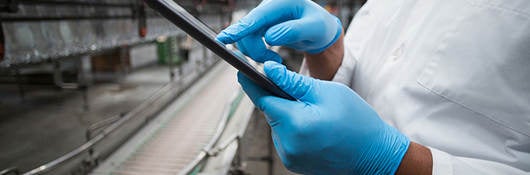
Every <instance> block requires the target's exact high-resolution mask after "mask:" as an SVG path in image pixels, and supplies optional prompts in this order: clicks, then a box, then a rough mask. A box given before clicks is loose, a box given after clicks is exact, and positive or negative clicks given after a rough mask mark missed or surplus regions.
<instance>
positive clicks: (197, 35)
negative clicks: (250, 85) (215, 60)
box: [144, 0, 296, 100]
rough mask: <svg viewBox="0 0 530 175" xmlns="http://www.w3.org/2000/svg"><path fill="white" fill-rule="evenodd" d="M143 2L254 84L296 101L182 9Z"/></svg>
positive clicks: (168, 0) (162, 1) (162, 0)
mask: <svg viewBox="0 0 530 175" xmlns="http://www.w3.org/2000/svg"><path fill="white" fill-rule="evenodd" d="M144 2H145V3H146V4H147V5H149V6H150V7H151V8H153V9H154V10H155V11H158V12H159V13H160V14H161V15H162V16H164V17H165V18H166V19H168V20H169V21H171V22H172V23H173V24H175V25H176V26H177V27H179V28H180V29H182V30H183V31H184V32H186V33H187V34H188V35H190V36H191V37H193V38H194V39H195V40H197V41H198V42H200V43H201V44H202V45H204V46H205V47H207V48H208V49H210V50H211V51H212V52H214V53H215V54H216V55H218V56H219V57H221V58H222V59H223V60H225V61H226V62H228V63H229V64H230V65H232V66H233V67H235V68H236V69H238V70H239V71H241V73H243V74H244V75H245V76H247V77H248V78H249V79H250V80H252V81H253V82H254V83H256V84H258V85H259V86H261V87H263V88H264V89H266V90H268V91H269V92H271V93H272V94H274V95H276V96H278V97H282V98H286V99H289V100H296V99H295V98H293V97H291V96H290V95H289V94H287V93H285V92H284V91H283V90H281V89H280V88H279V87H278V86H277V85H276V84H274V83H273V82H272V81H270V80H269V79H268V78H267V77H266V76H265V75H263V74H262V73H260V72H258V71H257V70H256V69H255V68H254V67H253V66H252V65H250V64H249V63H248V62H247V60H246V58H244V57H241V56H239V55H237V54H234V53H233V51H231V50H229V49H227V48H226V47H225V45H224V44H222V43H220V42H219V41H217V40H216V39H215V37H216V35H217V34H216V33H215V32H214V31H213V30H212V29H210V28H209V27H208V26H206V25H205V24H204V23H202V22H201V21H200V20H198V19H197V18H195V17H194V16H193V15H191V14H190V13H188V12H187V11H186V10H185V9H184V8H182V7H181V6H179V5H178V4H176V3H175V2H174V1H172V0H144Z"/></svg>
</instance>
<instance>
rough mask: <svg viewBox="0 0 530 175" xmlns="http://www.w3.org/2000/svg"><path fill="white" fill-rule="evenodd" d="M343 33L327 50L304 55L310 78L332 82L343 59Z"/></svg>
mask: <svg viewBox="0 0 530 175" xmlns="http://www.w3.org/2000/svg"><path fill="white" fill-rule="evenodd" d="M343 37H344V33H341V35H340V38H339V39H338V40H337V41H336V42H335V43H334V44H333V45H331V46H330V47H329V48H327V49H326V50H324V51H323V52H321V53H318V54H308V53H305V54H304V56H305V59H306V65H307V68H308V69H309V73H310V75H311V76H312V77H314V78H317V79H321V80H332V79H333V76H335V73H337V70H338V69H339V67H340V65H341V64H342V58H343V57H344V42H343Z"/></svg>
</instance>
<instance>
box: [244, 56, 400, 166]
mask: <svg viewBox="0 0 530 175" xmlns="http://www.w3.org/2000/svg"><path fill="white" fill-rule="evenodd" d="M264 69H265V74H266V75H267V76H268V77H269V78H270V79H271V80H272V81H273V82H274V83H276V84H277V85H278V86H279V87H280V88H281V89H283V90H284V91H285V92H287V93H289V94H290V95H292V96H293V97H295V98H296V99H299V100H298V101H290V100H287V99H283V98H280V97H276V96H274V95H271V94H270V93H268V92H267V91H265V90H263V89H262V88H261V87H259V86H257V85H255V84H254V83H252V82H251V80H249V79H248V78H246V77H245V76H244V75H242V74H241V73H239V74H238V78H239V83H240V84H241V85H242V86H243V89H244V90H245V92H246V93H247V94H248V96H249V97H250V98H251V100H252V101H253V102H254V104H255V105H256V106H257V107H258V108H259V109H261V110H263V112H264V113H265V115H266V116H267V121H268V123H269V125H270V126H271V127H272V139H273V141H274V146H275V147H276V149H277V151H278V155H279V156H280V158H281V160H282V162H283V163H284V165H285V166H286V167H287V168H288V169H289V170H291V171H293V172H297V173H304V174H333V175H336V174H393V173H395V172H396V170H397V168H398V167H399V164H400V162H401V159H402V158H403V156H404V155H405V153H406V151H407V149H408V146H409V143H410V142H409V140H408V138H407V137H406V136H405V135H403V134H401V133H400V132H399V131H398V130H397V129H395V128H393V127H391V126H390V125H388V124H386V123H385V122H383V121H382V120H381V119H380V118H379V116H378V115H377V113H376V112H375V111H374V110H373V109H372V108H371V107H370V105H368V104H367V103H366V102H365V101H364V100H363V99H362V98H361V97H359V96H358V95H357V94H356V93H355V92H353V91H352V90H351V89H350V88H348V87H346V86H344V85H342V84H339V83H335V82H329V81H321V80H317V79H313V78H310V77H306V76H302V75H300V74H296V73H294V72H291V71H288V70H287V69H286V68H285V66H283V65H281V64H279V63H276V62H273V61H267V62H265V68H264Z"/></svg>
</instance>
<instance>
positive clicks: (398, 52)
mask: <svg viewBox="0 0 530 175" xmlns="http://www.w3.org/2000/svg"><path fill="white" fill-rule="evenodd" d="M404 48H405V44H404V43H401V44H400V45H399V47H398V48H397V49H395V50H394V51H393V52H392V56H391V57H392V61H396V60H398V59H399V57H401V55H403V49H404Z"/></svg>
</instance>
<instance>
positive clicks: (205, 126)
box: [92, 63, 240, 175]
mask: <svg viewBox="0 0 530 175" xmlns="http://www.w3.org/2000/svg"><path fill="white" fill-rule="evenodd" d="M235 75H236V71H235V69H233V68H231V67H230V66H228V65H227V64H226V63H221V64H218V65H217V66H215V67H214V68H213V69H212V70H211V71H210V72H209V73H208V74H207V75H206V76H205V77H204V78H203V79H201V80H200V81H199V82H197V84H196V85H195V86H194V87H192V88H191V89H189V90H188V92H186V93H185V94H184V95H183V96H181V97H180V98H179V99H177V100H176V101H175V102H174V103H173V104H171V105H169V107H168V108H167V109H166V110H165V111H163V112H161V113H160V116H158V117H157V118H156V119H155V120H153V121H152V122H151V123H150V124H149V125H147V126H146V127H144V128H143V129H142V130H141V131H140V132H139V133H138V134H136V135H135V136H134V137H133V138H131V139H130V140H129V141H128V142H127V143H125V144H124V146H122V147H121V148H120V149H118V151H116V152H115V153H114V154H113V155H111V156H110V157H109V158H108V159H107V160H106V161H105V162H103V163H102V164H101V166H100V167H98V168H97V169H96V170H94V171H93V173H92V174H94V175H100V174H122V175H136V174H151V175H157V174H160V175H162V174H177V173H178V172H179V171H180V170H181V169H182V168H184V167H185V166H186V165H187V164H188V163H190V162H191V161H192V160H193V159H194V158H195V157H196V155H197V154H198V153H199V152H200V151H201V149H202V148H203V147H204V146H205V145H206V144H207V142H208V141H210V139H211V138H212V137H213V135H214V133H215V131H216V129H217V125H218V123H219V122H220V120H221V118H222V114H223V112H224V110H225V109H224V108H225V104H226V103H227V102H229V100H230V99H231V97H233V96H234V95H235V94H236V93H237V92H238V91H240V90H239V89H240V88H239V86H238V85H237V83H236V76H235Z"/></svg>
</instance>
